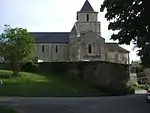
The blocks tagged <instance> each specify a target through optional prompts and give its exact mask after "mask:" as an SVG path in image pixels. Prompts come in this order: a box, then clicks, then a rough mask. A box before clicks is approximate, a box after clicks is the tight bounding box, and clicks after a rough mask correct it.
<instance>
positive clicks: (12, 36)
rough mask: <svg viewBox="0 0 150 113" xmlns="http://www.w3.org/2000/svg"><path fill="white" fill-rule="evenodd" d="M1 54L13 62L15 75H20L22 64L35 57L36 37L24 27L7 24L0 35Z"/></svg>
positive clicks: (5, 60)
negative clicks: (12, 26) (13, 26)
mask: <svg viewBox="0 0 150 113" xmlns="http://www.w3.org/2000/svg"><path fill="white" fill-rule="evenodd" d="M0 48H1V49H0V56H1V58H3V59H4V62H11V63H12V70H13V75H18V73H19V71H20V69H21V66H22V65H23V64H24V63H26V62H29V61H32V58H34V38H33V37H32V36H31V35H30V34H29V33H28V32H27V30H26V29H23V28H11V26H10V25H5V29H4V32H3V33H2V34H1V35H0Z"/></svg>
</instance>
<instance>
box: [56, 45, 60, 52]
mask: <svg viewBox="0 0 150 113" xmlns="http://www.w3.org/2000/svg"><path fill="white" fill-rule="evenodd" d="M58 49H59V48H58V45H56V47H55V52H56V53H58V51H59V50H58Z"/></svg>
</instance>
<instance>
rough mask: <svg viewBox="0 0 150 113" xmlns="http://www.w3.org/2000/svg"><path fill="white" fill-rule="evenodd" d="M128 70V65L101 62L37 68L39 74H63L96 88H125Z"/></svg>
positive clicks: (72, 63) (40, 65)
mask: <svg viewBox="0 0 150 113" xmlns="http://www.w3.org/2000/svg"><path fill="white" fill-rule="evenodd" d="M45 67H47V68H45ZM128 69H129V67H128V65H121V64H115V63H107V62H103V61H99V62H96V61H93V62H53V63H41V64H39V67H38V71H39V72H50V73H57V74H63V75H65V76H66V77H68V78H71V79H82V80H84V81H86V82H88V83H89V84H91V85H93V86H96V87H107V86H112V87H123V86H125V85H126V84H127V82H128V80H129V79H130V77H129V71H128Z"/></svg>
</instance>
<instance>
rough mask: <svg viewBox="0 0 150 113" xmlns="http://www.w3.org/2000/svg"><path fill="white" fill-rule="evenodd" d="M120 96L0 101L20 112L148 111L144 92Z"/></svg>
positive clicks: (5, 99) (96, 112) (133, 112)
mask: <svg viewBox="0 0 150 113" xmlns="http://www.w3.org/2000/svg"><path fill="white" fill-rule="evenodd" d="M136 93H138V94H136V95H130V96H120V97H95V98H94V97H88V98H83V97H81V98H78V97H75V98H70V97H67V98H50V97H48V98H47V97H45V98H38V97H37V98H32V97H30V98H29V97H28V98H21V97H20V98H19V97H18V98H0V103H4V104H8V105H11V106H14V107H16V108H18V109H20V110H21V111H22V113H150V104H149V103H147V102H146V101H145V94H144V92H142V91H137V92H136Z"/></svg>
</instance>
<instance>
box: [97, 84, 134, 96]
mask: <svg viewBox="0 0 150 113" xmlns="http://www.w3.org/2000/svg"><path fill="white" fill-rule="evenodd" d="M99 89H100V90H102V91H103V92H105V93H107V94H108V95H109V96H123V95H129V94H134V93H135V90H134V88H132V87H125V86H122V87H120V86H119V87H113V86H110V85H109V86H105V87H104V86H103V87H99Z"/></svg>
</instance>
